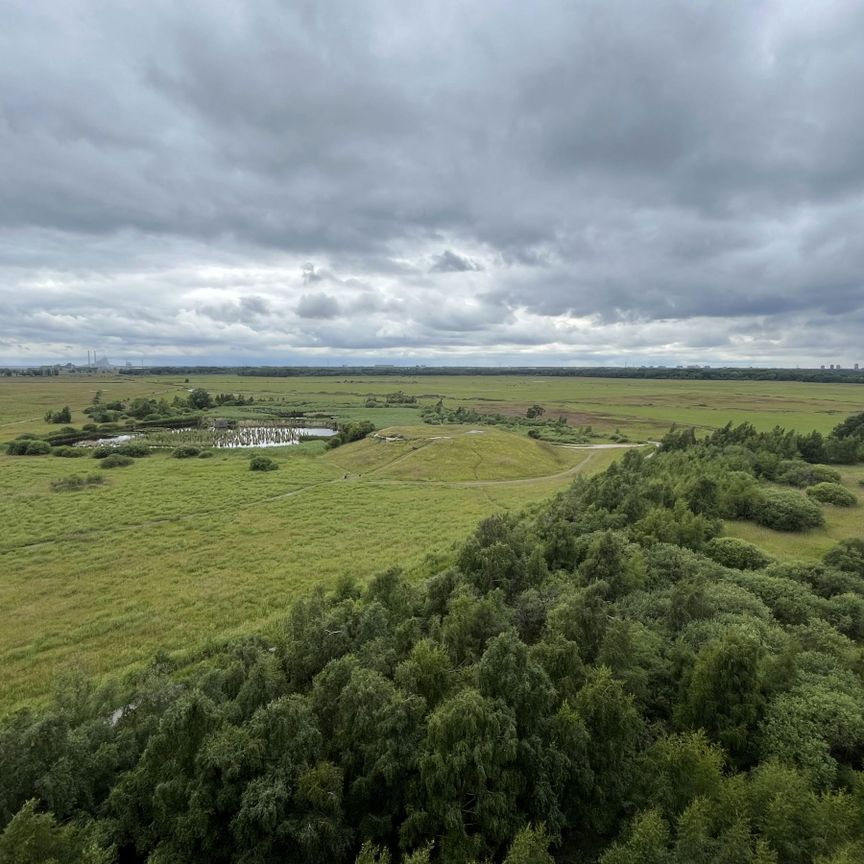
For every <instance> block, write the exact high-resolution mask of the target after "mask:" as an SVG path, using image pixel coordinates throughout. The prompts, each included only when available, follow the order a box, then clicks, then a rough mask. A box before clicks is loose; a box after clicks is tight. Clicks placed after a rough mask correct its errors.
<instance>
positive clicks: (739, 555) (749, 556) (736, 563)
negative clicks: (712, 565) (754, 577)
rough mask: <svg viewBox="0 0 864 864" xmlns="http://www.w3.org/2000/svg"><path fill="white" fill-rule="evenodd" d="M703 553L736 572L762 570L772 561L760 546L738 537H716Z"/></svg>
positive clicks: (706, 545) (710, 541)
mask: <svg viewBox="0 0 864 864" xmlns="http://www.w3.org/2000/svg"><path fill="white" fill-rule="evenodd" d="M703 551H704V552H705V554H706V555H707V556H708V557H709V558H711V559H712V560H713V561H716V562H717V563H718V564H722V565H723V566H724V567H733V568H734V569H735V570H761V569H762V568H763V567H767V566H768V565H769V564H770V563H771V561H772V559H771V557H770V556H768V555H766V554H765V553H764V552H763V551H762V550H761V549H760V548H759V547H758V546H754V545H753V544H752V543H748V542H747V541H746V540H739V539H738V538H737V537H715V538H714V539H713V540H709V541H708V542H707V543H706V544H705V547H704V549H703Z"/></svg>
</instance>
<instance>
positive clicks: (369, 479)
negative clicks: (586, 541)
mask: <svg viewBox="0 0 864 864" xmlns="http://www.w3.org/2000/svg"><path fill="white" fill-rule="evenodd" d="M649 444H655V445H656V446H659V445H658V444H657V442H654V441H651V442H649ZM556 446H559V447H568V448H578V449H580V450H588V451H595V452H596V451H598V450H625V449H632V448H634V447H645V446H646V445H645V444H559V445H556ZM411 452H414V451H411ZM654 452H655V451H652V452H651V453H650V454H649V458H650V456H653V455H654ZM407 455H411V454H410V453H409V454H404V455H400V456H399V457H398V458H397V459H395V460H393V461H392V462H388V463H387V465H384V466H381V467H382V468H386V467H389V466H390V465H392V464H393V462H396V461H399V460H400V459H402V458H404V456H407ZM593 458H594V452H589V453H588V454H587V455H586V456H585V458H584V459H582V460H581V461H579V462H577V463H576V464H575V465H571V466H570V467H569V468H566V469H565V470H564V471H558V472H557V473H555V474H544V475H540V476H538V477H519V478H516V479H512V480H396V479H388V478H386V477H381V478H379V477H375V476H374V475H373V474H371V473H370V474H367V475H365V476H364V475H360V474H348V475H347V477H346V476H342V477H335V478H333V479H331V480H322V481H320V482H318V483H310V484H309V485H308V486H301V487H300V488H299V489H292V490H291V491H289V492H280V493H279V494H278V495H268V496H267V497H265V498H256V499H255V500H254V501H247V502H245V503H243V504H237V505H234V506H232V507H231V513H232V514H233V513H237V512H239V511H242V510H250V509H252V508H253V507H259V506H261V505H262V504H271V503H273V502H274V501H282V500H285V499H287V498H295V497H297V496H298V495H302V494H304V493H306V492H311V491H312V490H313V489H321V488H323V487H324V486H333V485H336V484H340V483H341V484H351V485H357V484H360V485H370V486H415V487H423V488H428V487H434V488H447V489H478V488H482V487H487V486H489V487H501V486H530V485H532V484H534V483H545V482H548V481H550V480H563V479H565V478H567V477H569V476H571V475H576V474H579V473H580V470H581V469H582V468H583V467H584V466H585V465H587V464H588V463H589V462H590V461H591V460H592V459H593ZM333 464H334V465H336V463H335V462H334V463H333ZM337 467H339V466H338V465H337ZM340 470H343V469H341V468H340ZM224 513H225V509H224V508H215V507H210V508H206V509H201V510H193V511H190V512H188V513H181V514H178V515H176V516H166V517H164V518H162V519H147V520H145V521H143V522H131V523H129V524H126V525H113V526H111V527H110V528H93V529H91V530H89V531H76V532H74V533H72V534H61V535H59V536H57V537H47V538H43V539H40V540H29V541H27V542H25V543H16V544H14V545H12V546H5V547H3V548H2V549H0V556H2V555H8V554H10V553H12V552H17V551H20V550H22V549H36V548H39V547H44V546H52V545H54V544H57V543H68V542H76V541H82V540H92V539H95V538H98V537H104V536H106V535H113V534H116V533H118V532H124V531H137V530H139V529H141V528H153V527H156V526H157V525H172V524H176V523H179V522H188V521H189V520H192V519H197V518H199V517H201V516H215V515H218V514H224Z"/></svg>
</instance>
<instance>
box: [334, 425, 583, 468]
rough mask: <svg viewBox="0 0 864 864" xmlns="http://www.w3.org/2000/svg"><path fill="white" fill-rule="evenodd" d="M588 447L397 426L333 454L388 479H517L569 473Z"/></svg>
mask: <svg viewBox="0 0 864 864" xmlns="http://www.w3.org/2000/svg"><path fill="white" fill-rule="evenodd" d="M586 455H587V454H586V453H585V451H580V450H573V449H568V448H566V447H558V446H555V445H552V444H546V443H544V442H542V441H534V440H533V439H531V438H526V437H524V436H522V435H517V434H515V433H513V432H504V431H502V430H499V429H495V428H490V427H483V428H478V427H475V426H394V427H391V428H389V429H382V430H380V431H379V432H377V433H375V435H374V436H370V437H369V438H366V439H365V440H363V441H357V442H355V443H353V444H348V445H346V446H344V447H340V448H339V449H338V450H334V451H332V452H331V453H328V454H327V456H326V458H327V459H328V460H331V461H332V462H333V463H334V464H336V465H338V466H339V467H340V468H342V469H343V470H345V471H347V472H350V473H352V474H362V475H363V476H364V477H376V478H381V479H387V480H442V481H470V480H518V479H523V478H531V477H544V476H547V475H550V474H558V473H560V472H562V471H567V470H568V469H570V468H572V467H573V466H574V465H576V464H578V463H579V462H581V461H583V460H584V459H585V457H586Z"/></svg>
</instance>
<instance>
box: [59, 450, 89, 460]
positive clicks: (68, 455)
mask: <svg viewBox="0 0 864 864" xmlns="http://www.w3.org/2000/svg"><path fill="white" fill-rule="evenodd" d="M51 455H52V456H60V457H62V458H65V459H77V458H79V457H80V456H89V455H90V454H89V453H88V452H87V450H86V448H84V447H53V448H52V449H51Z"/></svg>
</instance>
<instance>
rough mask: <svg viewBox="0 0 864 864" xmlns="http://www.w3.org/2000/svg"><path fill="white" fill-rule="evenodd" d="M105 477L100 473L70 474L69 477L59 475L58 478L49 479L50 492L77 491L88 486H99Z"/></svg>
mask: <svg viewBox="0 0 864 864" xmlns="http://www.w3.org/2000/svg"><path fill="white" fill-rule="evenodd" d="M104 482H105V478H104V477H103V476H102V475H101V474H87V475H86V476H84V475H82V474H72V475H71V476H70V477H61V478H60V479H59V480H52V481H51V491H52V492H78V491H80V490H82V489H86V488H87V487H88V486H101V485H102V484H103V483H104Z"/></svg>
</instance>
